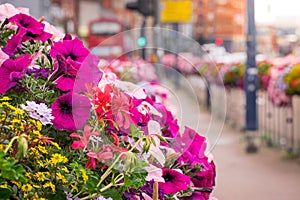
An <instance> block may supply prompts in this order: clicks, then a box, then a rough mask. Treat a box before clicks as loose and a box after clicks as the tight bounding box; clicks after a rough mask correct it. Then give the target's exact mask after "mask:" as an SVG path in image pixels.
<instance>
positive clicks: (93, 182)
mask: <svg viewBox="0 0 300 200" xmlns="http://www.w3.org/2000/svg"><path fill="white" fill-rule="evenodd" d="M98 182H99V177H97V176H95V175H90V176H89V180H88V182H87V184H86V185H87V188H88V190H89V193H94V192H96V191H97V189H98V188H97V184H98Z"/></svg>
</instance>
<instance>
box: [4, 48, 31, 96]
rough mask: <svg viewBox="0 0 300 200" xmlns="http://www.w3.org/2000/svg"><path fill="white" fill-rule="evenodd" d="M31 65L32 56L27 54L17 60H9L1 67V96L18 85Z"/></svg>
mask: <svg viewBox="0 0 300 200" xmlns="http://www.w3.org/2000/svg"><path fill="white" fill-rule="evenodd" d="M30 63H31V59H30V55H29V54H25V55H23V56H19V57H18V58H17V59H15V60H13V59H7V60H6V61H4V63H3V64H2V66H1V67H0V83H1V84H0V94H4V93H6V92H7V91H8V90H9V89H11V88H12V87H14V86H16V85H17V81H18V80H21V79H22V76H23V74H24V73H25V72H26V69H27V67H28V65H29V64H30Z"/></svg>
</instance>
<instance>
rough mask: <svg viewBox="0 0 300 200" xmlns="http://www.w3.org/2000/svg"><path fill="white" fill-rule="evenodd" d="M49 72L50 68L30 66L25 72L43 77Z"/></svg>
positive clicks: (35, 76)
mask: <svg viewBox="0 0 300 200" xmlns="http://www.w3.org/2000/svg"><path fill="white" fill-rule="evenodd" d="M49 73H51V69H50V68H35V67H33V68H31V69H27V71H26V74H29V75H31V74H33V77H34V78H39V77H44V78H48V76H49Z"/></svg>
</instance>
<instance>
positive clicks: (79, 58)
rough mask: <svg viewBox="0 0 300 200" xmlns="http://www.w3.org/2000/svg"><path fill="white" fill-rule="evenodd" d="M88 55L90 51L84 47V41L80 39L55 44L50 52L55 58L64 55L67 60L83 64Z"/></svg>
mask: <svg viewBox="0 0 300 200" xmlns="http://www.w3.org/2000/svg"><path fill="white" fill-rule="evenodd" d="M88 54H89V50H88V49H87V48H85V47H84V45H83V43H82V41H80V40H79V39H78V38H75V39H73V40H64V41H60V42H54V45H53V47H52V48H51V51H50V55H51V56H52V57H53V58H56V56H57V55H62V56H63V57H64V58H65V59H66V60H68V59H71V60H72V61H76V62H83V61H84V59H85V58H86V57H87V56H88Z"/></svg>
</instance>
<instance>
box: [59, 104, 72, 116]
mask: <svg viewBox="0 0 300 200" xmlns="http://www.w3.org/2000/svg"><path fill="white" fill-rule="evenodd" d="M60 106H61V109H60V111H61V112H62V113H66V114H70V113H71V112H72V106H71V105H69V104H67V103H61V104H60Z"/></svg>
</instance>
